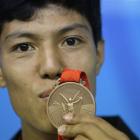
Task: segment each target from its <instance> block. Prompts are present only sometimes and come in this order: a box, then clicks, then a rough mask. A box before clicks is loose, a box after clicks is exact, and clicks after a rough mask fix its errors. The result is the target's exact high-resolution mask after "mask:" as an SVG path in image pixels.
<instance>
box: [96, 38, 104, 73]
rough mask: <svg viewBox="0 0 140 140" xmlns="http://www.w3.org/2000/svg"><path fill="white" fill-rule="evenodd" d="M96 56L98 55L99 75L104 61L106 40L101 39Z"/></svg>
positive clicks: (97, 67)
mask: <svg viewBox="0 0 140 140" xmlns="http://www.w3.org/2000/svg"><path fill="white" fill-rule="evenodd" d="M96 56H97V62H96V75H98V73H99V71H100V68H101V66H102V64H103V61H104V41H103V40H101V41H99V42H98V44H97V48H96Z"/></svg>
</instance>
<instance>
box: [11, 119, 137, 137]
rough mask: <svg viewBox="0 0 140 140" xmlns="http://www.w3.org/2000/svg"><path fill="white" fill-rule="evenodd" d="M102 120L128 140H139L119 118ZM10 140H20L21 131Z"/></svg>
mask: <svg viewBox="0 0 140 140" xmlns="http://www.w3.org/2000/svg"><path fill="white" fill-rule="evenodd" d="M102 118H103V119H104V120H106V121H107V122H109V123H110V124H111V125H112V126H114V127H115V128H116V129H118V130H120V131H122V132H124V133H125V134H126V135H127V136H128V137H129V138H130V140H139V139H138V138H137V137H136V136H135V134H134V133H133V132H132V131H131V130H130V129H129V128H128V126H127V125H126V124H125V123H124V122H123V120H122V119H121V118H120V117H118V116H115V117H102ZM11 140H22V139H21V130H20V131H19V132H18V133H17V134H16V135H15V136H14V137H13V138H12V139H11Z"/></svg>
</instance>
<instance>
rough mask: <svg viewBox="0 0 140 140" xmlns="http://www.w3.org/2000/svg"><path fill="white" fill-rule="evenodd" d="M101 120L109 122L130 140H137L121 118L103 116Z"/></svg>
mask: <svg viewBox="0 0 140 140" xmlns="http://www.w3.org/2000/svg"><path fill="white" fill-rule="evenodd" d="M101 118H103V119H104V120H106V121H107V122H109V123H110V124H111V125H112V126H114V127H115V128H116V129H118V130H120V131H121V132H124V133H125V134H126V135H127V136H128V137H129V138H130V140H139V139H138V138H137V137H136V135H135V134H134V132H132V130H131V129H130V128H129V127H128V126H127V125H126V123H125V122H124V121H123V119H122V118H121V117H119V116H103V117H101Z"/></svg>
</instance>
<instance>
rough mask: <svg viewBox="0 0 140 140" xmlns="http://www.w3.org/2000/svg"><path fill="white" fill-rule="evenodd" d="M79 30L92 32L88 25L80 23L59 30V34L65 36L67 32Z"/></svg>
mask: <svg viewBox="0 0 140 140" xmlns="http://www.w3.org/2000/svg"><path fill="white" fill-rule="evenodd" d="M78 28H81V29H84V30H86V31H90V29H89V27H88V26H87V25H85V24H80V23H74V24H71V25H68V26H66V27H63V28H61V29H59V30H58V33H59V34H64V33H66V32H69V31H72V30H75V29H78Z"/></svg>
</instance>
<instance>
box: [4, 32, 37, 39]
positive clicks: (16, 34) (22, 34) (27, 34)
mask: <svg viewBox="0 0 140 140" xmlns="http://www.w3.org/2000/svg"><path fill="white" fill-rule="evenodd" d="M20 37H26V38H31V39H35V40H37V39H38V37H37V36H36V35H35V34H33V33H30V32H20V31H18V32H13V33H10V34H8V35H7V36H6V37H5V40H7V39H9V38H20Z"/></svg>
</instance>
